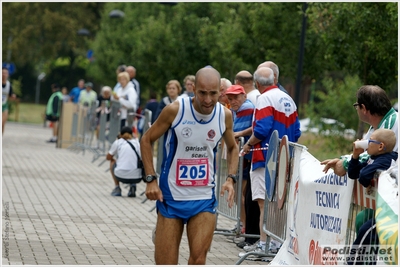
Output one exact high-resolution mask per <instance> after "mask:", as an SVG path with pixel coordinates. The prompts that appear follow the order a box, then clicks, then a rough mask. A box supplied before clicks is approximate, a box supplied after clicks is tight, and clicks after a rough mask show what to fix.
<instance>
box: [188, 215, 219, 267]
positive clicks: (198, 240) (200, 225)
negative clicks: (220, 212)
mask: <svg viewBox="0 0 400 267" xmlns="http://www.w3.org/2000/svg"><path fill="white" fill-rule="evenodd" d="M215 223H216V214H212V213H210V212H201V213H199V214H197V215H196V216H194V217H192V218H190V219H189V221H188V223H187V235H188V241H189V250H190V257H189V261H188V264H190V265H191V264H196V265H198V264H201V265H205V264H206V258H207V252H208V250H209V249H210V246H211V242H212V239H213V235H214V230H215Z"/></svg>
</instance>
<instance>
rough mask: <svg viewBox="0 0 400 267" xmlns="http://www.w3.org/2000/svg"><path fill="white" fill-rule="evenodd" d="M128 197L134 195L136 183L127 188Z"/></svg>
mask: <svg viewBox="0 0 400 267" xmlns="http://www.w3.org/2000/svg"><path fill="white" fill-rule="evenodd" d="M128 197H136V184H134V185H131V187H130V188H129V192H128Z"/></svg>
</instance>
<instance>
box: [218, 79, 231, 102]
mask: <svg viewBox="0 0 400 267" xmlns="http://www.w3.org/2000/svg"><path fill="white" fill-rule="evenodd" d="M229 86H232V83H231V81H229V80H228V79H227V78H221V86H220V90H219V98H218V102H219V103H221V104H222V105H224V106H225V107H227V108H229V109H230V106H229V101H228V98H227V97H226V95H225V92H226V89H228V87H229Z"/></svg>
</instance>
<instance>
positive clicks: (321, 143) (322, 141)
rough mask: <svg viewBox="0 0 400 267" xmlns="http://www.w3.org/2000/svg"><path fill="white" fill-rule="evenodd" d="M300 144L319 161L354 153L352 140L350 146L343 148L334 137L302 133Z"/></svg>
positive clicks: (349, 142)
mask: <svg viewBox="0 0 400 267" xmlns="http://www.w3.org/2000/svg"><path fill="white" fill-rule="evenodd" d="M298 143H299V144H302V145H304V146H306V147H307V148H308V152H310V154H312V155H313V156H314V157H315V158H316V159H318V160H319V161H323V160H325V159H333V158H338V157H340V156H341V155H345V154H350V153H351V151H352V140H349V141H348V146H346V147H345V148H343V147H340V146H339V144H338V143H339V142H337V140H335V139H334V138H333V137H331V136H324V135H316V134H313V133H302V134H301V136H300V138H299V141H298Z"/></svg>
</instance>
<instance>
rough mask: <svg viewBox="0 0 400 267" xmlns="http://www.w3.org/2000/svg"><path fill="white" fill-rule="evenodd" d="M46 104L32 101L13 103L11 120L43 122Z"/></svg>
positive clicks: (9, 118)
mask: <svg viewBox="0 0 400 267" xmlns="http://www.w3.org/2000/svg"><path fill="white" fill-rule="evenodd" d="M45 109H46V105H42V104H32V103H19V104H18V106H17V104H16V103H12V106H11V109H10V110H11V112H10V113H9V115H8V120H9V121H18V122H23V123H31V124H43V116H44V113H45Z"/></svg>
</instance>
